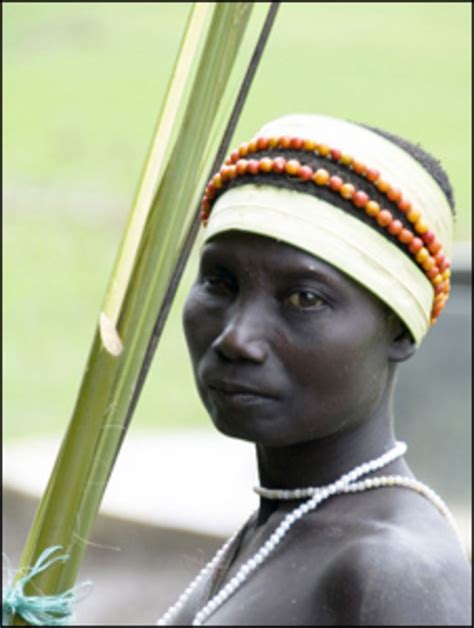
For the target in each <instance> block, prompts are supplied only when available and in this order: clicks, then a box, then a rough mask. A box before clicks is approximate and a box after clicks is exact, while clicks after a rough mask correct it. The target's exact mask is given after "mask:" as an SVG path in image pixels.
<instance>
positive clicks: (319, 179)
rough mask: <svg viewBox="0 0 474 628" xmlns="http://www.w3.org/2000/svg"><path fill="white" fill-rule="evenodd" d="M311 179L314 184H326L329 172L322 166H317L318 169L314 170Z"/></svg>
mask: <svg viewBox="0 0 474 628" xmlns="http://www.w3.org/2000/svg"><path fill="white" fill-rule="evenodd" d="M313 181H314V182H315V183H316V185H327V183H328V181H329V172H328V171H327V170H324V168H318V170H316V172H315V173H314V175H313ZM341 185H342V179H341Z"/></svg>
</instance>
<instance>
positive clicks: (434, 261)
mask: <svg viewBox="0 0 474 628" xmlns="http://www.w3.org/2000/svg"><path fill="white" fill-rule="evenodd" d="M329 120H332V119H329ZM336 122H338V121H336ZM341 122H342V123H343V124H345V125H347V123H345V122H344V121H341ZM364 131H365V129H364ZM367 132H368V133H370V132H369V131H367ZM280 149H281V150H295V151H298V152H300V153H301V152H303V153H304V152H307V153H308V154H310V155H318V156H320V157H323V158H325V159H327V160H328V162H333V163H335V164H336V163H337V164H338V165H339V166H343V167H344V168H347V169H348V170H350V171H353V172H354V173H356V174H357V175H359V176H361V177H363V178H364V179H365V180H366V181H367V182H368V183H369V184H370V185H371V186H373V187H374V190H377V191H378V192H379V193H381V194H383V195H384V196H385V197H386V198H387V199H388V200H389V201H391V202H392V203H394V204H395V205H396V207H397V208H398V210H399V212H400V213H401V214H402V215H403V218H404V220H405V223H406V224H404V222H403V221H402V220H399V219H398V218H396V217H395V216H394V215H393V213H392V212H391V211H390V210H389V209H386V208H384V207H383V206H381V205H380V204H379V203H378V202H377V201H375V200H374V199H373V198H371V197H370V194H368V193H367V192H365V191H363V190H361V189H357V187H356V186H355V185H354V184H352V183H350V182H347V181H344V179H343V178H342V176H339V175H337V174H331V172H330V171H329V170H327V169H326V168H317V169H316V170H314V169H313V168H312V167H311V166H309V165H308V164H305V163H302V162H301V161H299V160H297V159H287V158H285V157H283V156H281V155H278V154H276V155H274V153H275V152H277V151H278V150H280ZM263 151H272V156H271V157H270V156H268V155H266V156H263V157H260V158H259V157H258V153H260V152H263ZM328 167H330V166H329V163H328ZM270 173H273V174H278V175H281V176H283V177H288V178H289V179H290V180H291V179H296V180H298V181H301V182H305V183H306V184H307V185H308V186H315V187H316V188H323V187H324V188H326V189H327V190H328V191H330V192H332V193H334V195H339V196H340V197H342V198H343V199H346V200H348V201H351V202H352V204H353V206H354V208H356V209H357V210H359V211H360V212H363V213H364V214H365V215H366V216H368V217H370V218H371V219H373V220H374V226H375V224H376V223H377V225H379V227H381V228H382V229H384V230H386V231H387V233H388V234H390V235H391V236H393V237H396V238H397V240H398V242H399V243H400V246H401V247H402V248H403V249H404V251H405V253H406V254H407V255H408V256H409V258H410V260H411V261H412V262H414V264H415V265H416V266H417V268H418V269H419V270H420V271H421V272H422V273H423V274H424V276H425V278H426V279H427V280H428V281H429V283H430V285H431V288H432V293H431V294H432V299H431V301H432V303H431V308H430V310H431V311H430V313H429V321H428V323H429V324H431V325H433V324H434V323H435V322H436V319H437V318H438V316H439V314H440V313H441V311H442V310H443V308H444V307H445V304H446V301H447V299H448V296H449V292H450V276H451V271H450V262H449V260H448V259H447V255H446V253H445V251H444V249H443V245H442V244H441V242H440V240H439V238H438V236H437V234H436V233H435V231H434V229H433V228H431V225H429V224H428V222H427V220H426V219H425V218H424V216H423V215H422V213H421V211H420V210H419V209H417V208H416V207H414V206H413V204H412V203H411V202H410V200H409V199H408V198H407V197H406V196H405V195H402V192H401V191H400V190H399V189H398V188H397V187H395V186H394V185H392V184H391V183H390V182H389V181H388V180H387V178H386V177H384V176H382V175H381V173H380V171H379V170H378V169H376V168H372V167H369V166H366V165H365V163H363V162H362V161H360V160H358V159H355V158H354V157H352V156H351V155H350V154H348V153H345V152H342V151H341V150H340V149H338V148H333V147H331V146H329V145H328V144H327V143H323V142H319V141H316V140H313V139H308V138H302V137H291V136H289V135H280V136H276V135H275V136H269V137H266V136H264V135H262V136H260V137H258V138H256V139H254V140H252V141H250V142H248V143H245V144H242V145H241V146H240V147H239V148H238V149H236V150H234V151H232V153H231V154H230V156H229V157H228V158H227V159H226V160H225V162H224V164H223V166H222V168H221V169H220V171H219V172H218V173H216V174H215V175H214V176H213V177H212V179H211V181H210V182H209V183H208V185H207V187H206V191H205V194H204V196H203V199H202V210H201V221H202V223H203V225H204V226H206V225H207V222H208V221H209V218H210V216H211V213H212V210H213V207H214V204H215V203H216V201H217V199H218V198H219V197H220V195H221V194H222V193H223V192H224V191H226V189H227V184H228V182H229V181H231V180H233V179H236V178H239V177H242V176H244V175H251V176H252V175H265V174H270ZM308 192H309V190H308ZM309 193H310V192H309ZM310 194H311V193H310ZM368 228H370V227H368ZM270 235H271V234H270ZM390 244H391V242H389V241H387V245H390ZM313 252H314V253H315V254H316V255H318V252H319V251H313ZM362 279H363V278H362ZM369 287H370V286H369ZM404 307H405V306H404ZM398 313H399V314H401V316H402V319H403V318H404V316H403V312H402V313H400V311H399V312H398ZM412 331H413V329H412ZM414 335H415V338H416V340H417V341H419V339H420V336H421V335H422V334H421V332H420V331H419V330H417V332H416V333H415V334H414Z"/></svg>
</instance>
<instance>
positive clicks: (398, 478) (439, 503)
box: [342, 475, 466, 552]
mask: <svg viewBox="0 0 474 628" xmlns="http://www.w3.org/2000/svg"><path fill="white" fill-rule="evenodd" d="M389 486H399V487H402V488H409V489H411V490H412V491H415V492H416V493H419V494H420V495H423V497H425V498H426V499H428V500H429V501H430V502H431V503H432V504H433V505H434V506H435V507H436V508H437V509H438V510H439V512H440V513H441V514H442V515H443V516H444V517H445V518H446V520H447V522H448V524H449V525H450V527H451V529H452V530H453V532H454V534H455V535H456V537H457V539H458V541H459V543H460V545H461V547H462V550H463V552H466V547H465V545H464V541H463V539H462V536H461V532H460V531H459V528H458V525H457V523H456V520H455V519H454V517H453V515H452V514H451V512H450V511H449V508H448V507H447V506H446V503H445V502H444V501H443V500H442V499H441V497H440V496H439V495H438V494H437V493H436V492H435V491H434V490H433V489H432V488H430V487H429V486H427V485H426V484H423V482H420V481H419V480H415V479H413V478H408V477H404V476H403V475H384V476H379V477H376V478H367V479H365V480H361V481H360V482H356V483H351V484H349V485H347V486H346V487H345V488H344V489H343V491H342V492H344V493H356V492H358V491H366V490H369V489H371V488H380V487H389Z"/></svg>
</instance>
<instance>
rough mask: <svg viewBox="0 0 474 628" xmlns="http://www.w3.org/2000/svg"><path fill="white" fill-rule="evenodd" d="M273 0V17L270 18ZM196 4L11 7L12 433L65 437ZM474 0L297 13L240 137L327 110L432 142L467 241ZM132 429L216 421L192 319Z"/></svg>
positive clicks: (176, 320) (272, 48)
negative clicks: (196, 368)
mask: <svg viewBox="0 0 474 628" xmlns="http://www.w3.org/2000/svg"><path fill="white" fill-rule="evenodd" d="M264 8H265V7H264V6H259V7H258V10H261V11H263V10H264ZM188 9H189V5H188V4H187V3H139V2H137V3H11V4H9V3H5V4H3V17H4V27H3V29H4V50H3V52H4V55H3V56H4V63H3V68H4V119H3V120H4V186H5V203H4V205H5V211H4V262H5V263H4V269H5V270H4V303H5V308H4V339H5V343H4V367H5V368H4V373H5V375H4V393H5V395H4V399H5V401H4V418H5V421H4V433H5V436H6V437H7V438H14V437H19V436H25V435H30V434H39V433H55V432H63V431H64V428H65V426H66V423H67V420H68V418H69V415H70V413H71V411H72V406H73V403H74V400H75V395H76V393H77V390H78V387H79V381H80V378H81V375H82V370H83V368H84V364H85V360H86V357H87V353H88V351H89V346H90V343H91V341H92V334H93V329H94V325H95V321H96V318H97V316H98V312H99V308H100V305H101V302H102V298H103V294H104V291H105V287H106V284H107V280H108V276H109V273H110V271H111V266H112V261H113V258H114V256H115V252H116V250H117V247H118V243H119V240H120V237H121V231H122V228H123V226H124V223H125V220H126V215H127V212H128V209H129V207H130V204H131V200H132V197H133V194H134V191H135V188H136V185H137V181H138V177H139V174H140V171H141V169H142V166H143V161H144V158H145V155H146V151H147V148H148V143H149V141H150V138H151V134H152V130H153V127H154V124H155V120H156V116H157V112H158V110H159V105H160V102H161V97H162V95H163V93H164V90H165V87H166V83H167V81H168V77H169V73H170V70H171V66H172V63H173V61H174V57H175V53H176V50H177V46H178V42H179V37H180V33H181V31H182V28H183V25H184V20H185V17H186V15H187V11H188ZM470 12H471V8H470V4H469V3H417V2H412V3H310V4H305V3H301V4H300V3H291V4H290V3H284V4H283V6H282V8H281V11H280V14H279V16H278V18H277V22H276V25H275V29H274V32H273V33H272V37H271V39H270V42H269V45H268V50H267V53H266V55H265V56H264V59H263V61H262V64H261V67H260V69H259V72H258V74H257V78H256V81H255V83H254V87H253V89H252V91H251V94H250V96H249V99H248V103H247V106H246V108H245V110H244V112H243V115H242V118H241V122H240V124H239V127H238V130H237V133H236V137H235V139H234V143H237V142H240V141H241V140H243V139H246V138H247V137H249V136H250V135H252V134H253V133H254V132H255V130H256V129H257V128H258V127H259V126H260V125H261V124H262V123H264V122H265V121H267V120H268V119H271V118H273V117H276V116H279V115H281V114H284V113H289V112H293V111H309V112H311V111H319V112H322V113H328V114H333V115H336V116H342V117H346V118H350V119H354V120H357V121H360V122H366V123H370V124H373V125H376V126H380V127H382V128H386V129H387V130H391V131H393V132H395V133H399V134H400V135H403V136H405V137H407V138H408V139H411V140H414V141H419V142H420V143H421V144H422V146H424V147H425V148H426V149H428V150H429V151H432V152H433V153H434V154H435V155H437V156H438V157H439V158H440V159H441V161H442V163H443V165H444V166H445V168H446V170H447V171H448V173H449V175H450V177H451V179H452V182H453V186H454V189H455V193H456V200H457V205H458V220H457V225H456V237H457V239H459V240H463V239H468V238H469V237H470V235H469V234H470V226H471V219H470V215H471V214H470V194H471V189H470V171H471V161H470V154H471V144H470V135H471V133H470V108H471V82H470V27H469V24H470ZM193 272H194V270H193V268H191V269H189V271H188V274H187V277H186V280H185V282H184V285H183V287H182V289H181V291H180V295H179V297H178V299H177V302H176V304H175V306H174V308H173V311H172V315H171V319H170V321H169V325H168V328H167V330H166V333H165V336H164V338H163V341H162V343H161V347H160V350H159V353H158V355H157V359H156V360H155V363H154V366H153V367H152V369H151V371H150V374H149V378H148V381H147V384H146V386H145V390H144V393H143V396H142V398H141V400H140V404H139V407H138V409H137V414H136V417H135V419H134V425H147V426H156V427H157V428H164V427H166V428H167V427H184V426H186V425H202V426H206V425H207V424H208V420H207V419H206V417H205V414H204V412H203V410H202V409H201V407H200V404H199V401H198V399H197V397H196V393H195V392H194V387H193V384H192V375H191V372H190V369H189V365H188V361H187V357H186V350H185V346H184V341H183V338H182V333H181V325H180V306H181V304H182V300H183V298H184V294H185V291H186V286H189V283H190V281H191V277H192V274H193Z"/></svg>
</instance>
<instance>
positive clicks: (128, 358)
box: [15, 2, 253, 624]
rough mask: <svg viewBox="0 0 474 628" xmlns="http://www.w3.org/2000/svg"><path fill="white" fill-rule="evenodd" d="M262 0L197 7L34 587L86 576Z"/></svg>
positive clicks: (48, 590)
mask: <svg viewBox="0 0 474 628" xmlns="http://www.w3.org/2000/svg"><path fill="white" fill-rule="evenodd" d="M252 7H253V3H249V2H237V3H196V5H195V7H194V8H193V10H192V14H191V17H190V20H189V22H188V27H187V30H186V36H185V37H184V39H183V42H182V45H181V49H180V53H179V57H178V60H177V63H176V66H175V70H174V75H173V79H172V81H171V83H170V86H169V90H168V95H167V99H166V101H165V103H164V105H163V108H162V112H161V116H160V121H159V123H158V125H157V131H156V136H155V139H154V141H153V143H152V148H151V151H150V156H149V159H148V161H147V164H146V167H145V169H144V174H143V179H142V184H141V186H140V187H139V190H138V194H137V198H136V201H135V204H134V207H133V209H132V216H131V219H130V221H129V225H128V228H127V232H126V235H125V237H124V240H123V243H122V246H121V249H120V252H119V255H118V257H117V262H116V266H115V269H114V272H113V275H112V278H111V281H110V284H109V289H108V291H107V295H106V299H105V302H104V306H103V308H102V312H101V316H100V320H99V323H98V327H97V329H96V332H95V336H94V340H93V343H92V348H91V351H90V355H89V359H88V362H87V365H86V369H85V372H84V376H83V380H82V384H81V387H80V390H79V394H78V398H77V402H76V405H75V408H74V411H73V415H72V418H71V421H70V424H69V427H68V430H67V433H66V436H65V438H64V440H63V443H62V446H61V449H60V451H59V454H58V457H57V460H56V464H55V467H54V469H53V472H52V475H51V477H50V480H49V483H48V486H47V489H46V491H45V494H44V496H43V498H42V501H41V503H40V506H39V508H38V512H37V514H36V517H35V520H34V522H33V526H32V529H31V531H30V534H29V537H28V539H27V543H26V546H25V550H24V552H23V556H22V559H21V563H20V568H19V572H18V573H19V576H21V575H22V574H23V573H24V572H25V570H26V569H27V568H28V566H29V565H32V564H33V563H34V562H35V561H36V560H37V558H38V557H39V556H40V554H41V553H42V552H43V550H45V549H46V548H48V547H50V546H52V545H61V546H62V547H63V548H64V549H65V551H66V552H67V554H68V555H69V560H68V561H66V562H64V563H63V564H55V565H53V566H51V567H50V568H49V569H48V570H46V571H44V572H42V573H41V574H39V575H38V576H37V577H35V579H34V582H33V584H32V587H34V589H33V588H31V587H30V590H31V591H33V590H34V591H36V592H37V591H38V589H40V590H41V591H42V592H43V593H44V594H45V595H47V594H49V595H54V594H57V593H61V592H63V591H64V590H66V589H68V588H70V587H71V586H72V585H73V584H74V582H75V579H76V576H77V572H78V569H79V566H80V562H81V560H82V556H83V553H84V550H85V547H86V543H87V538H88V535H89V531H90V528H91V526H92V523H93V521H94V519H95V516H96V513H97V510H98V508H99V505H100V501H101V499H102V496H103V492H104V490H105V487H106V484H107V481H108V478H109V476H110V473H111V470H112V467H113V463H114V460H115V458H116V455H117V452H118V448H119V446H120V443H121V440H122V437H123V433H124V430H125V428H126V426H125V419H126V416H127V410H128V408H129V405H130V402H131V399H132V397H133V393H134V390H135V387H136V386H137V378H138V374H139V371H140V367H141V365H142V362H143V358H144V355H145V353H146V350H147V343H148V341H149V338H150V336H151V333H152V329H153V325H154V322H155V320H156V316H157V312H158V311H159V308H160V304H161V303H162V301H163V298H164V295H165V293H166V288H167V285H168V280H169V277H170V276H171V273H172V271H173V268H174V266H175V264H176V261H177V254H178V251H179V249H180V244H181V242H182V241H183V238H184V237H185V234H186V230H187V228H188V226H189V224H190V222H191V220H192V213H193V210H194V208H195V207H196V205H197V202H198V200H199V196H200V195H201V192H202V189H203V187H204V184H205V180H204V177H205V176H206V174H207V171H208V169H209V167H210V163H211V160H212V154H213V150H212V143H213V142H214V145H215V143H216V141H217V140H216V138H219V137H220V135H222V121H223V120H224V119H225V118H226V117H227V116H226V115H223V111H222V107H223V106H227V107H228V108H229V109H230V105H231V103H232V99H229V98H224V95H225V93H226V88H227V86H228V81H229V77H230V76H231V72H232V68H233V67H234V64H235V61H236V58H237V54H238V51H239V46H240V43H241V41H242V38H243V35H244V33H245V30H246V27H247V25H248V22H249V18H250V14H251V11H252ZM204 34H205V37H204ZM190 77H192V87H191V88H190V89H189V88H188V84H189V80H190ZM223 102H224V105H223ZM226 103H227V104H226ZM219 124H220V125H221V127H220V128H219V127H218V126H216V125H219ZM212 138H214V140H213V139H212ZM15 623H16V624H20V623H21V620H20V619H19V618H16V619H15Z"/></svg>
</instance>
